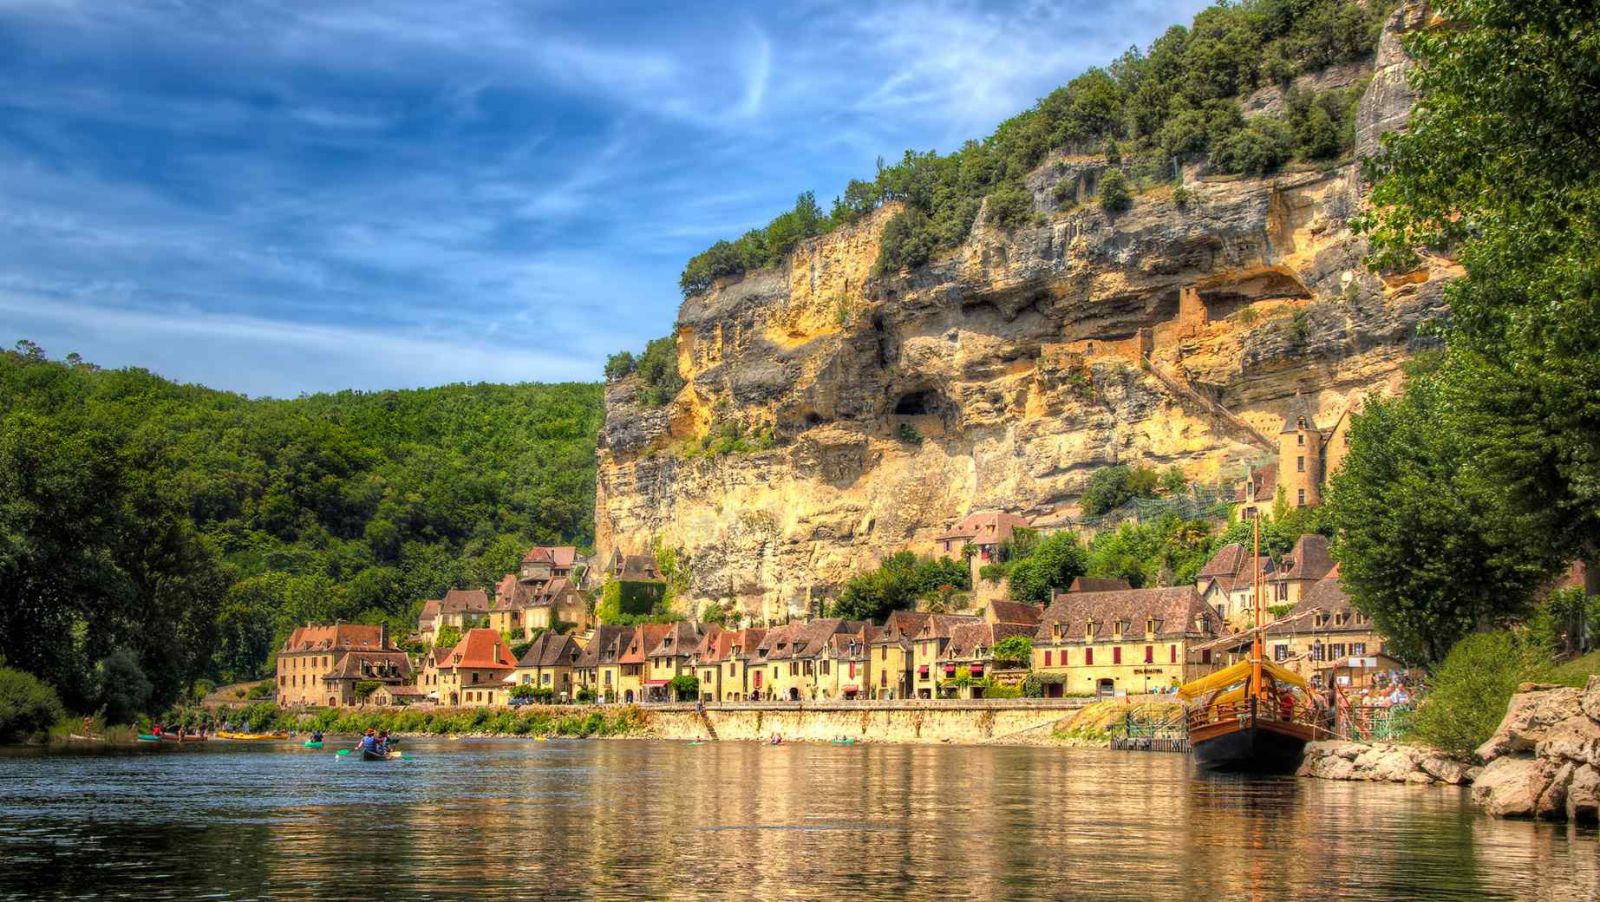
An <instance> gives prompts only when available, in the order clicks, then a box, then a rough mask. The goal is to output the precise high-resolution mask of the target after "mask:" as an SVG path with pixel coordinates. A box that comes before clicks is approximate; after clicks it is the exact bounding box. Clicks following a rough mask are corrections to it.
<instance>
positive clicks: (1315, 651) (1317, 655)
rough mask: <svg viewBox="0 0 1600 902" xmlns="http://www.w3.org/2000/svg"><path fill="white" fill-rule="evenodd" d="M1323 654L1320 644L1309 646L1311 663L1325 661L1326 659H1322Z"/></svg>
mask: <svg viewBox="0 0 1600 902" xmlns="http://www.w3.org/2000/svg"><path fill="white" fill-rule="evenodd" d="M1323 652H1324V649H1323V647H1322V643H1321V642H1318V643H1317V644H1316V645H1313V646H1311V660H1313V661H1326V660H1327V658H1326V657H1324V655H1323Z"/></svg>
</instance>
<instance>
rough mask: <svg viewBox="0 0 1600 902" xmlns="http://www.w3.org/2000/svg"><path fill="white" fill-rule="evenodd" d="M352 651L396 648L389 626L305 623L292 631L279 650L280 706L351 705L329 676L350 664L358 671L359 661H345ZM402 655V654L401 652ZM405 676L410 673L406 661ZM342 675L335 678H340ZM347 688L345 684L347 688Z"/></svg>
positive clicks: (369, 652) (392, 649) (381, 651)
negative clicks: (330, 680) (390, 637)
mask: <svg viewBox="0 0 1600 902" xmlns="http://www.w3.org/2000/svg"><path fill="white" fill-rule="evenodd" d="M351 652H359V653H361V654H369V655H370V654H374V653H389V652H392V653H395V654H399V650H398V649H397V648H395V646H394V645H393V644H392V643H390V641H389V630H388V627H386V626H383V625H381V624H380V625H378V626H365V625H361V624H355V623H335V624H332V625H320V626H319V625H314V624H309V623H308V624H306V625H305V626H302V627H296V628H295V630H294V632H292V633H290V634H289V638H288V639H287V640H286V641H285V642H284V643H283V647H282V648H280V649H278V660H277V680H276V688H277V698H278V704H279V706H281V707H285V708H290V707H301V706H306V707H319V706H327V707H338V706H339V705H341V704H350V703H351V702H350V701H343V700H342V699H344V698H345V697H346V696H345V694H343V693H342V692H341V689H340V688H339V685H338V683H337V682H336V683H334V684H330V683H328V681H327V678H328V677H329V676H332V675H334V674H335V673H336V672H338V673H341V674H343V673H345V672H347V671H348V670H349V669H350V668H351V667H352V666H353V667H354V668H355V669H356V670H357V671H359V670H360V663H359V660H364V659H358V661H357V662H356V663H354V664H352V663H351V662H348V661H346V660H345V658H346V656H347V655H349V654H350V653H351ZM401 656H402V657H404V656H403V655H401ZM406 672H407V675H409V673H410V666H409V662H408V664H407V671H406ZM343 679H345V677H343V676H339V677H336V680H343ZM346 688H348V687H346Z"/></svg>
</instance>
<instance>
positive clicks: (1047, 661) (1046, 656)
mask: <svg viewBox="0 0 1600 902" xmlns="http://www.w3.org/2000/svg"><path fill="white" fill-rule="evenodd" d="M1044 666H1046V667H1049V666H1050V652H1048V651H1046V652H1045V653H1044Z"/></svg>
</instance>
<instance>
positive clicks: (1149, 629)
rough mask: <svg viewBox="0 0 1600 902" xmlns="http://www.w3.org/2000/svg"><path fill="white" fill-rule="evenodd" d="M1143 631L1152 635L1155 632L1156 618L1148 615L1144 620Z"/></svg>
mask: <svg viewBox="0 0 1600 902" xmlns="http://www.w3.org/2000/svg"><path fill="white" fill-rule="evenodd" d="M1144 631H1145V634H1146V635H1154V634H1155V631H1156V618H1154V617H1150V618H1148V619H1146V620H1145V622H1144Z"/></svg>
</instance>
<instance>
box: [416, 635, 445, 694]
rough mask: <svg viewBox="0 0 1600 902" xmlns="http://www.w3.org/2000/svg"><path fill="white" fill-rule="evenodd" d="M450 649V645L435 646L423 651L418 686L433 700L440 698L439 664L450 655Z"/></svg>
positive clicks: (418, 672) (418, 673)
mask: <svg viewBox="0 0 1600 902" xmlns="http://www.w3.org/2000/svg"><path fill="white" fill-rule="evenodd" d="M450 650H451V647H449V646H435V647H433V648H430V649H428V650H426V651H424V652H423V653H422V658H421V662H422V664H421V668H420V669H419V670H418V671H417V688H418V689H421V690H422V692H423V694H424V695H425V696H427V698H428V699H429V700H431V701H438V700H439V665H440V664H441V663H443V662H444V660H445V659H446V658H448V657H450Z"/></svg>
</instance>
